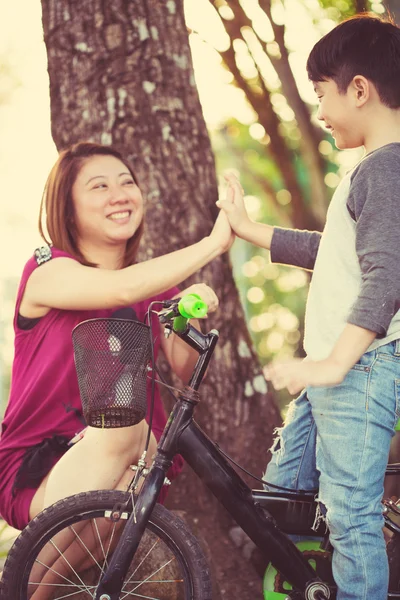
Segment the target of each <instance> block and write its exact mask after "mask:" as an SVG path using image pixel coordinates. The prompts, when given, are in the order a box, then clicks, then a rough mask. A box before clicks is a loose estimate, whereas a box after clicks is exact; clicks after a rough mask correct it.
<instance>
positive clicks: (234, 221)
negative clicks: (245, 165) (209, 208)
mask: <svg viewBox="0 0 400 600" xmlns="http://www.w3.org/2000/svg"><path fill="white" fill-rule="evenodd" d="M224 177H225V179H226V181H227V184H228V186H227V190H226V196H225V198H224V199H220V200H218V201H217V206H218V207H219V208H221V209H222V210H223V211H224V213H225V214H226V216H227V218H228V220H229V223H230V225H231V227H232V229H233V231H234V232H235V233H236V234H237V235H238V236H239V237H242V234H243V232H244V231H245V229H246V227H247V226H248V224H249V223H250V219H249V216H248V214H247V211H246V207H245V204H244V199H243V188H242V186H241V185H240V181H239V180H238V178H237V177H236V175H234V174H233V173H232V172H230V173H226V174H225V175H224Z"/></svg>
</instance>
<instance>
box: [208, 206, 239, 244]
mask: <svg viewBox="0 0 400 600" xmlns="http://www.w3.org/2000/svg"><path fill="white" fill-rule="evenodd" d="M210 239H212V240H214V241H215V242H216V243H217V245H218V247H219V249H220V250H221V252H226V251H227V250H229V248H230V247H231V246H232V244H233V242H234V240H235V234H234V233H233V231H232V227H231V226H230V224H229V220H228V217H227V216H226V214H225V212H224V211H223V210H220V211H219V214H218V217H217V218H216V221H215V223H214V227H213V228H212V231H211V233H210Z"/></svg>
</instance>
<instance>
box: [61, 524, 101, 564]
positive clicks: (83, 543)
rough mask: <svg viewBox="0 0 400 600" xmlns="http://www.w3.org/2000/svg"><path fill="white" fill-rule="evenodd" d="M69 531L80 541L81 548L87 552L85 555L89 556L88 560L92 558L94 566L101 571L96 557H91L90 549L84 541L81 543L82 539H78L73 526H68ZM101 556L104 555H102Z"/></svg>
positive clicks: (78, 536)
mask: <svg viewBox="0 0 400 600" xmlns="http://www.w3.org/2000/svg"><path fill="white" fill-rule="evenodd" d="M69 529H72V531H73V532H74V534H75V537H76V538H77V539H78V540H79V541H80V543H81V544H82V546H83V547H84V548H85V550H86V551H87V553H88V554H89V556H90V558H92V559H93V562H94V564H95V565H96V566H97V567H99V569H100V571H102V567H101V565H100V564H99V562H98V561H97V559H96V557H95V556H93V554H92V552H91V550H90V548H88V547H87V546H86V544H85V542H84V541H83V539H82V538H81V537H80V535H79V533H77V532H76V531H75V529H74V528H73V526H72V525H70V526H69ZM103 554H104V553H103Z"/></svg>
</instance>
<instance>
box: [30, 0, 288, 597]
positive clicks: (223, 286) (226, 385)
mask: <svg viewBox="0 0 400 600" xmlns="http://www.w3.org/2000/svg"><path fill="white" fill-rule="evenodd" d="M42 8H43V27H44V36H45V43H46V47H47V53H48V70H49V76H50V95H51V118H52V134H53V138H54V141H55V143H56V145H57V148H58V149H62V148H64V147H66V146H69V145H70V144H71V143H74V142H77V141H80V140H91V141H97V142H102V143H104V144H111V143H112V144H114V145H116V146H117V147H118V148H119V149H120V150H121V151H122V152H123V154H124V155H125V156H127V157H128V158H129V159H130V160H131V162H132V164H133V165H134V169H135V173H136V174H137V177H138V180H139V182H140V187H141V189H142V191H143V193H144V197H145V198H146V233H145V239H144V243H143V245H142V251H141V259H146V258H150V257H153V256H157V255H160V254H165V253H167V252H170V251H172V250H175V249H177V248H179V247H182V246H185V245H188V244H191V243H194V242H196V241H198V240H199V239H200V238H202V237H203V236H205V235H207V234H208V233H209V232H210V230H211V227H212V224H213V222H214V220H215V217H216V214H217V209H216V207H215V201H216V199H217V181H216V174H215V166H214V158H213V154H212V151H211V146H210V141H209V137H208V133H207V130H206V126H205V123H204V119H203V116H202V111H201V106H200V102H199V98H198V93H197V89H196V86H195V82H194V75H193V68H192V61H191V56H190V49H189V44H188V38H187V31H186V25H185V21H184V14H183V6H182V0H169V1H168V2H159V1H158V0H136V2H124V1H123V0H112V1H110V2H101V1H100V0H81V1H80V2H73V1H72V0H42ZM193 281H207V282H208V283H209V284H210V285H211V286H212V287H213V288H214V289H215V290H216V292H217V294H218V296H219V298H220V302H221V308H220V310H219V312H218V313H217V314H216V315H215V316H213V317H212V318H210V319H209V320H208V321H207V323H206V327H207V328H210V329H211V328H212V327H215V328H217V329H219V331H220V333H221V338H220V342H219V345H218V347H217V350H216V353H215V354H216V356H215V361H214V365H213V366H212V367H211V368H210V370H209V373H208V376H207V380H206V382H205V383H204V386H203V392H202V397H203V402H202V403H201V406H200V407H199V409H198V410H197V420H198V421H199V423H200V425H201V427H202V428H203V429H204V430H205V431H206V432H207V433H208V435H209V436H210V437H211V438H212V439H214V440H217V441H218V442H219V443H220V445H221V447H222V448H224V449H225V450H226V451H227V452H228V453H230V454H231V455H232V456H233V458H235V459H236V460H239V461H240V462H241V463H243V464H244V465H245V466H246V467H247V468H249V469H250V470H252V471H253V472H255V473H256V474H257V475H260V474H261V472H262V469H263V468H264V465H265V463H266V461H267V449H268V448H269V446H270V444H271V441H272V431H273V429H274V427H275V426H276V425H277V424H279V422H280V416H279V412H278V410H277V408H276V406H275V404H274V402H273V399H272V397H271V395H270V394H269V393H267V390H266V385H265V380H264V378H263V376H262V372H261V369H260V366H259V364H258V361H257V359H256V356H255V353H254V351H253V349H252V345H251V341H250V337H249V334H248V331H247V329H246V325H245V322H244V317H243V311H242V308H241V305H240V301H239V298H238V294H237V290H236V287H235V284H234V282H233V279H232V273H231V266H230V263H229V258H228V257H227V256H223V257H221V258H219V259H217V260H215V261H214V262H213V263H212V264H210V265H208V266H207V267H206V268H204V269H203V271H202V273H201V274H197V275H195V276H193V277H192V278H191V279H190V281H189V282H187V283H191V282H193ZM258 485H260V484H258ZM256 487H257V484H256ZM169 504H170V505H171V506H173V507H174V508H179V509H181V510H184V511H186V514H187V517H188V520H189V521H191V522H194V521H196V522H197V523H198V527H199V530H200V531H201V533H202V534H203V536H204V537H205V539H206V543H207V545H208V547H209V548H210V553H211V556H212V557H213V561H215V569H216V576H217V579H218V582H219V583H220V586H221V589H222V590H223V591H224V593H226V595H227V596H235V597H239V598H241V599H243V600H247V598H248V599H249V600H250V598H252V597H253V594H252V593H251V586H252V584H253V583H254V581H255V580H256V579H257V578H258V575H257V574H256V572H255V571H254V569H253V567H252V565H250V564H249V563H246V562H245V561H244V560H243V556H242V554H241V546H242V547H244V546H246V552H247V551H248V544H247V545H246V540H243V539H241V541H240V542H238V544H237V545H238V547H235V545H232V542H231V541H230V540H229V535H230V533H232V530H233V533H235V530H234V524H233V523H232V521H231V519H230V518H229V517H228V515H227V514H226V513H225V511H224V510H223V509H222V508H221V507H220V506H218V505H217V503H216V502H215V501H214V500H212V499H211V498H210V494H209V493H208V491H206V490H205V489H204V487H203V486H202V483H201V482H199V481H197V480H196V479H195V478H194V476H193V474H192V473H189V470H188V469H185V470H184V473H183V474H182V475H181V476H180V478H179V479H178V481H176V482H175V484H174V485H173V486H172V489H171V492H170V499H169ZM235 539H237V538H235ZM227 546H229V552H227V551H226V547H227Z"/></svg>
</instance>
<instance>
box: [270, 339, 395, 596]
mask: <svg viewBox="0 0 400 600" xmlns="http://www.w3.org/2000/svg"><path fill="white" fill-rule="evenodd" d="M399 416H400V340H396V341H394V342H390V343H388V344H386V345H384V346H381V347H379V348H377V349H376V350H372V351H370V352H367V353H366V354H364V355H363V356H362V357H361V359H360V361H359V363H358V364H356V365H355V366H354V367H353V368H352V369H351V370H350V371H349V373H348V374H347V376H346V377H345V379H344V381H343V383H341V384H340V385H337V386H334V387H325V388H317V387H309V388H307V389H306V390H305V391H304V392H303V393H302V394H301V395H300V396H299V397H298V398H297V399H296V400H293V401H292V402H291V403H290V405H289V409H288V413H287V417H286V420H285V425H284V427H283V428H282V429H280V430H279V431H278V437H277V438H276V440H275V442H274V445H273V447H272V449H271V452H272V459H271V462H270V463H269V465H268V467H267V470H266V473H265V480H266V481H268V482H270V483H275V484H277V485H281V486H284V487H289V488H293V490H299V489H305V490H307V489H315V488H319V494H318V500H319V502H320V505H321V507H322V510H321V514H324V515H326V521H327V524H328V527H329V531H330V542H331V544H332V546H333V548H334V552H333V560H332V568H333V576H334V579H335V582H336V584H337V587H338V595H337V600H386V599H387V589H388V578H389V573H388V562H387V558H386V551H385V542H384V537H383V533H382V527H383V523H384V521H383V516H382V505H381V499H382V495H383V482H384V476H385V468H386V465H387V461H388V456H389V448H390V441H391V438H392V436H393V434H394V427H395V425H396V421H397V419H398V417H399ZM323 518H325V517H323Z"/></svg>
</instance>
